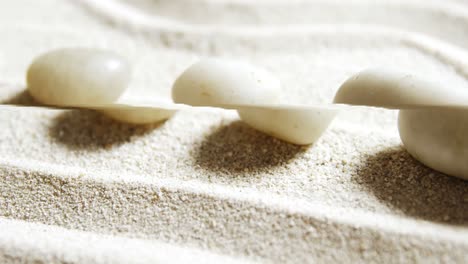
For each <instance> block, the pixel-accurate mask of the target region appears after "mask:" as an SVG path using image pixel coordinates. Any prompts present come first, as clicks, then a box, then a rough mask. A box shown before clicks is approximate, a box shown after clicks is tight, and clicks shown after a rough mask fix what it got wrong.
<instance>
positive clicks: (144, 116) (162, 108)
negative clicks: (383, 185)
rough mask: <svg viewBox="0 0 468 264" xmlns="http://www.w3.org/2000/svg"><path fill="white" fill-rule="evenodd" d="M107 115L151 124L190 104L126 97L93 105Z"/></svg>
mask: <svg viewBox="0 0 468 264" xmlns="http://www.w3.org/2000/svg"><path fill="white" fill-rule="evenodd" d="M93 108H94V109H96V110H98V111H100V112H102V113H104V114H106V115H107V116H109V117H111V118H113V119H115V120H118V121H121V122H125V123H131V124H140V125H141V124H151V123H159V122H161V121H164V120H167V119H169V118H171V117H172V116H173V115H174V114H175V113H177V111H179V110H182V109H189V108H191V107H190V106H186V105H180V104H174V103H173V102H171V101H167V100H163V99H160V98H153V99H152V100H147V99H145V98H124V99H123V100H119V101H118V102H117V103H112V104H104V105H100V106H95V107H93Z"/></svg>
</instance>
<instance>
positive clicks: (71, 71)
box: [27, 48, 131, 106]
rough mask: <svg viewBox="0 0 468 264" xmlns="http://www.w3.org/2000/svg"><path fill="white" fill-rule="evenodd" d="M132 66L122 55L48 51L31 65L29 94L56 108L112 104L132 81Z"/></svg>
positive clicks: (92, 51) (78, 51) (76, 49)
mask: <svg viewBox="0 0 468 264" xmlns="http://www.w3.org/2000/svg"><path fill="white" fill-rule="evenodd" d="M130 75H131V71H130V66H129V64H128V63H127V62H126V60H125V59H123V58H122V57H120V56H119V55H117V54H115V53H113V52H110V51H106V50H99V49H90V48H65V49H58V50H53V51H50V52H47V53H45V54H43V55H41V56H39V57H38V58H36V59H35V60H34V61H33V62H32V64H31V65H30V66H29V69H28V73H27V84H28V91H29V93H30V94H31V95H32V96H33V97H34V98H35V99H36V100H38V101H39V102H41V103H44V104H48V105H56V106H83V105H84V106H87V105H90V106H92V105H97V104H103V103H111V102H114V101H115V100H117V99H118V98H119V96H120V95H121V94H122V93H123V92H124V91H125V89H126V88H127V86H128V83H129V81H130Z"/></svg>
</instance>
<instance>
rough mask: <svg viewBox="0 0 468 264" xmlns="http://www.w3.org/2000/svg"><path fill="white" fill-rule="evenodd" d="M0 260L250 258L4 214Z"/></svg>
mask: <svg viewBox="0 0 468 264" xmlns="http://www.w3.org/2000/svg"><path fill="white" fill-rule="evenodd" d="M123 249H125V250H123ZM0 262H2V263H16V262H20V263H25V262H26V263H36V262H40V263H43V262H46V263H188V262H190V263H248V260H247V259H239V258H238V259H234V258H231V257H228V256H223V255H217V254H213V253H212V252H209V251H203V250H200V249H194V248H187V247H180V246H174V245H170V244H166V243H162V242H158V241H154V240H153V241H151V240H143V239H131V238H126V237H115V236H108V235H102V234H95V233H90V232H81V231H76V230H68V229H65V228H61V227H55V226H47V225H43V224H35V223H28V222H24V221H17V220H14V221H13V220H8V219H2V218H0Z"/></svg>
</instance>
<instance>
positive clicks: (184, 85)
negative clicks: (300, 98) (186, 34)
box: [172, 59, 281, 106]
mask: <svg viewBox="0 0 468 264" xmlns="http://www.w3.org/2000/svg"><path fill="white" fill-rule="evenodd" d="M172 98H173V99H174V102H176V103H183V104H189V105H193V106H222V105H230V104H271V103H279V102H280V98H281V84H280V81H279V80H278V79H277V78H276V77H275V76H273V75H272V74H270V73H269V72H267V71H265V70H264V69H262V68H259V67H256V66H253V65H250V64H247V63H243V62H237V61H231V60H225V59H204V60H201V61H199V62H197V63H195V64H193V65H192V66H190V67H189V68H188V69H187V70H186V71H184V72H183V73H182V74H181V75H180V77H179V78H177V80H176V81H175V83H174V85H173V87H172Z"/></svg>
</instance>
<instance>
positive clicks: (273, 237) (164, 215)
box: [1, 162, 468, 262]
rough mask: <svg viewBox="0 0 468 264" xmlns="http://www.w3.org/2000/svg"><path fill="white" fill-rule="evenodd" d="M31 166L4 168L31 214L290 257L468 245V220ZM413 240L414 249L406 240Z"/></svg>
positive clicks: (446, 255) (450, 255) (452, 256)
mask: <svg viewBox="0 0 468 264" xmlns="http://www.w3.org/2000/svg"><path fill="white" fill-rule="evenodd" d="M32 167H34V169H33V170H32V171H31V170H29V169H19V168H17V167H15V165H12V164H11V163H10V164H8V163H5V162H3V163H2V170H1V174H2V176H3V177H2V179H4V180H5V181H6V182H8V185H9V186H10V188H11V189H9V190H4V191H6V192H8V193H15V194H17V195H19V194H20V193H22V195H21V196H22V199H21V200H22V204H23V206H26V207H29V208H36V209H34V210H30V211H29V212H28V213H26V214H25V215H23V216H22V217H19V218H20V219H23V220H27V221H33V222H42V223H46V224H52V225H60V226H64V227H67V228H72V229H79V230H86V231H93V232H97V233H112V234H122V235H125V236H130V237H139V238H145V239H162V240H164V241H171V242H172V243H178V244H185V245H192V246H198V247H208V248H210V249H211V250H214V251H217V252H222V253H225V254H230V255H241V254H245V255H247V256H250V257H253V258H258V257H261V258H266V259H271V260H282V261H286V260H291V259H294V261H298V262H301V261H306V260H307V259H309V258H310V257H312V256H315V257H317V256H321V258H322V259H330V260H335V261H339V260H354V261H357V260H372V259H377V258H381V259H382V258H386V257H390V256H391V255H395V254H397V253H399V257H400V258H401V260H411V259H413V260H418V258H419V257H421V256H425V255H428V254H437V255H438V258H440V259H444V260H446V261H456V262H459V261H461V260H462V259H463V258H465V257H466V250H467V249H468V243H467V241H466V240H465V237H466V235H467V233H466V231H464V230H463V228H456V229H451V228H447V227H443V226H437V225H434V224H431V223H423V222H421V223H417V224H416V223H412V222H411V221H406V220H400V219H398V218H394V217H391V216H385V215H382V216H379V215H373V214H368V213H361V212H360V211H354V210H346V213H344V212H343V211H334V210H333V209H331V210H330V208H326V207H323V206H321V205H316V206H313V205H310V204H308V205H302V204H301V203H300V202H299V203H297V201H294V200H292V201H290V202H295V208H292V207H291V204H290V202H284V201H283V202H282V201H281V200H282V199H281V198H279V197H278V198H276V197H274V196H273V197H270V198H269V199H265V197H264V196H263V195H259V196H256V195H242V194H239V193H237V192H231V191H229V190H227V189H224V190H223V188H221V189H219V188H213V187H209V186H203V185H197V184H184V183H181V182H179V183H177V182H173V183H169V184H158V185H153V184H139V183H138V182H134V183H132V182H127V183H125V184H124V183H122V182H120V181H112V180H109V179H103V180H97V179H96V176H97V177H103V176H104V177H105V175H103V174H102V173H101V174H100V175H91V174H86V172H85V171H81V172H80V169H75V170H74V169H73V168H67V169H66V170H67V171H69V172H68V173H66V174H62V173H63V172H62V171H63V169H60V168H59V169H58V170H57V171H56V170H55V168H54V166H50V165H49V166H46V167H44V169H45V170H46V171H47V172H45V171H42V169H41V167H42V166H41V165H40V164H34V166H32ZM52 175H53V176H52ZM80 175H82V176H80ZM89 180H91V181H89ZM6 182H5V183H6ZM184 185H185V186H186V187H184ZM32 186H34V187H32ZM21 189H24V191H22V190H21ZM26 190H27V192H26ZM2 204H3V203H2ZM281 204H283V205H281ZM3 205H6V206H7V208H2V211H4V212H11V213H12V215H11V216H13V214H15V212H14V208H13V210H9V208H8V207H9V205H8V204H3ZM200 208H203V209H204V210H200ZM37 212H40V213H39V214H37ZM58 212H61V213H58ZM281 237H284V239H278V238H281ZM286 238H287V239H286ZM258 241H262V243H258ZM311 244H314V245H315V244H316V245H319V246H317V247H310V245H311ZM407 245H412V249H411V250H407V249H405V247H406V246H407ZM322 247H323V248H322ZM382 248H385V249H386V250H385V251H381V250H379V249H382ZM325 249H326V250H325ZM449 249H450V250H449ZM419 260H420V259H419Z"/></svg>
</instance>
